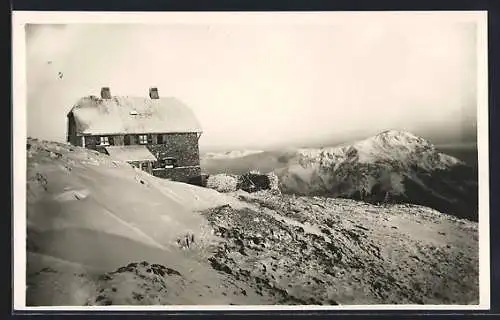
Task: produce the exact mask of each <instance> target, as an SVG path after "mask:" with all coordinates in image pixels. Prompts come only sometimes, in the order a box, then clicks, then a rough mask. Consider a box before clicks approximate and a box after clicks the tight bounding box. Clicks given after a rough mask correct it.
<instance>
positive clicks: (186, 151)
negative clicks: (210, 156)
mask: <svg viewBox="0 0 500 320" xmlns="http://www.w3.org/2000/svg"><path fill="white" fill-rule="evenodd" d="M162 136H163V144H151V145H148V146H147V147H148V149H149V151H151V153H152V154H153V155H155V156H156V157H157V158H158V159H161V158H165V157H172V158H175V159H177V166H179V167H188V166H199V165H200V152H199V147H198V135H197V134H196V133H170V134H163V135H162ZM155 140H157V136H153V143H154V142H156V141H155Z"/></svg>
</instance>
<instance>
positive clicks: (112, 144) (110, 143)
mask: <svg viewBox="0 0 500 320" xmlns="http://www.w3.org/2000/svg"><path fill="white" fill-rule="evenodd" d="M108 141H109V145H110V146H114V145H115V139H114V138H113V137H109V140H108Z"/></svg>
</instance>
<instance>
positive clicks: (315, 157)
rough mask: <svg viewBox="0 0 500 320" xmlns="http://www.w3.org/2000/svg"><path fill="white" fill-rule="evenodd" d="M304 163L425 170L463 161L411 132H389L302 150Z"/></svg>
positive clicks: (298, 152) (298, 151)
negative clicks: (351, 163)
mask: <svg viewBox="0 0 500 320" xmlns="http://www.w3.org/2000/svg"><path fill="white" fill-rule="evenodd" d="M297 154H298V156H299V159H300V163H301V164H302V165H304V164H305V163H308V162H316V163H320V164H321V165H332V164H334V163H340V162H344V161H356V162H359V163H375V162H378V161H391V162H398V163H400V165H401V166H404V167H406V166H411V165H417V166H419V167H421V168H424V169H437V168H445V167H448V166H451V165H455V164H461V163H462V161H460V160H458V159H456V158H453V157H451V156H448V155H444V154H441V153H439V152H437V150H436V148H435V147H434V145H433V144H432V143H430V142H429V141H427V140H425V139H424V138H421V137H418V136H416V135H414V134H412V133H410V132H407V131H399V130H387V131H383V132H381V133H379V134H377V135H375V136H372V137H369V138H366V139H364V140H360V141H357V142H355V143H354V144H352V145H350V146H349V145H347V146H338V147H330V148H321V149H299V150H297Z"/></svg>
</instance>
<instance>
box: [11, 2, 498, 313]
mask: <svg viewBox="0 0 500 320" xmlns="http://www.w3.org/2000/svg"><path fill="white" fill-rule="evenodd" d="M18 17H19V18H18V19H17V20H16V16H15V15H14V17H13V21H14V24H13V27H14V29H15V30H14V31H16V30H17V31H19V33H17V35H16V37H17V38H16V39H19V43H20V47H16V48H18V49H16V48H15V49H14V55H15V59H17V62H18V63H19V64H20V65H19V66H17V67H15V72H14V78H15V79H17V80H16V81H17V82H16V81H15V82H14V99H15V100H16V99H17V100H16V101H17V102H16V104H15V112H16V113H15V114H17V116H16V115H15V116H14V121H18V122H15V123H14V127H15V128H17V129H15V134H16V138H15V139H17V140H15V141H17V142H16V144H15V147H16V148H17V150H18V151H17V153H16V154H17V155H18V156H19V158H18V161H15V163H16V166H17V170H19V171H16V172H20V173H19V174H17V176H16V175H15V179H16V192H17V193H18V194H17V197H18V198H17V199H20V200H19V201H16V205H17V204H18V203H20V202H23V205H22V206H21V207H18V208H17V209H16V213H15V220H16V222H15V224H16V229H15V230H16V232H18V233H17V236H16V237H15V239H16V241H17V245H16V248H17V251H16V256H15V259H17V264H16V268H15V273H16V279H17V277H20V278H21V279H20V280H16V281H19V282H18V283H19V285H16V288H17V289H16V290H17V294H18V295H19V296H20V297H22V301H20V302H18V304H19V305H22V306H25V307H68V306H73V307H82V308H83V307H87V308H88V307H102V308H105V307H113V306H133V307H140V306H156V307H175V306H177V307H178V308H189V307H199V308H203V306H206V307H207V308H211V307H212V308H215V307H217V308H224V307H227V308H236V309H237V308H239V307H241V308H247V309H248V308H252V307H259V308H263V309H266V308H277V307H283V308H286V307H293V306H303V308H308V307H310V308H315V307H316V308H318V307H319V308H349V307H352V308H356V307H358V308H361V307H370V306H378V307H380V308H384V307H390V306H395V307H397V306H407V307H409V308H420V307H422V308H424V307H425V306H434V307H436V306H437V307H446V306H452V307H454V308H455V309H456V308H457V307H461V306H462V307H463V308H470V309H474V308H484V307H487V306H488V305H489V301H488V299H489V295H488V294H489V291H488V290H489V271H488V270H489V260H488V258H489V257H488V248H487V247H488V245H489V244H488V237H489V234H488V228H489V225H488V215H489V209H488V186H487V185H485V183H487V181H488V162H487V155H488V150H487V149H488V142H487V134H488V133H487V132H488V131H487V130H488V129H487V122H488V118H487V114H488V105H487V93H486V92H487V91H486V90H487V87H486V84H487V73H486V71H485V70H486V67H485V66H486V53H485V52H486V51H485V50H486V48H487V47H486V45H487V44H486V33H485V28H486V27H485V26H486V15H485V13H484V12H462V13H457V12H441V13H431V12H427V13H426V12H365V13H360V12H357V13H356V12H330V13H319V12H316V13H315V12H309V13H305V12H304V13H300V12H296V13H279V12H275V13H270V12H269V13H265V12H260V13H258V12H254V13H245V12H238V13H230V12H227V13H201V12H200V13H190V14H187V13H184V14H181V13H165V14H158V13H156V14H146V13H142V14H123V16H122V17H120V14H114V15H112V14H102V13H101V14H95V15H94V14H78V13H72V14H70V13H68V14H65V13H63V12H61V13H57V14H56V13H52V14H43V13H39V14H38V15H37V14H35V13H31V16H29V15H28V14H25V15H22V14H21V13H19V15H18ZM16 22H17V23H18V24H16ZM16 28H17V29H16ZM16 50H18V51H16ZM16 52H17V53H16ZM16 68H17V69H16ZM16 70H17V71H16ZM16 77H17V78H16ZM16 83H18V84H19V85H18V86H16ZM16 90H19V91H18V93H16ZM16 123H17V124H16ZM16 126H17V127H16ZM20 157H23V159H24V160H19V159H21V158H20ZM18 188H19V189H18ZM19 190H20V191H19ZM304 306H305V307H304ZM128 310H132V309H128Z"/></svg>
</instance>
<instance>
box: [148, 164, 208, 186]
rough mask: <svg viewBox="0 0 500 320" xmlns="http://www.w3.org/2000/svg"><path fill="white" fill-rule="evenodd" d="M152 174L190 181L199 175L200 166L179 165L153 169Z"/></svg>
mask: <svg viewBox="0 0 500 320" xmlns="http://www.w3.org/2000/svg"><path fill="white" fill-rule="evenodd" d="M153 175H154V176H155V177H159V178H164V179H171V180H174V181H180V182H190V180H191V179H193V178H194V177H198V176H200V175H201V169H200V167H199V166H198V167H181V168H168V169H154V170H153Z"/></svg>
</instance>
